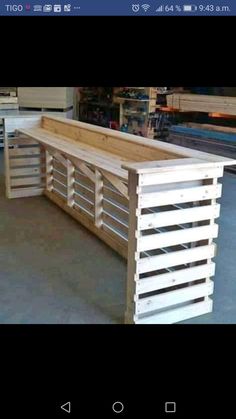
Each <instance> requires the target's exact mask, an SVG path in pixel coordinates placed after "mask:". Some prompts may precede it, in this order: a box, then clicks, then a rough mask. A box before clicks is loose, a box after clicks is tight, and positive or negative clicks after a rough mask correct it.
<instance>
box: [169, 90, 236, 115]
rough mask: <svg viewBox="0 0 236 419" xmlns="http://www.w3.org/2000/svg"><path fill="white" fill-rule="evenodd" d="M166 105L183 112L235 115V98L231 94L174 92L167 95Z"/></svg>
mask: <svg viewBox="0 0 236 419" xmlns="http://www.w3.org/2000/svg"><path fill="white" fill-rule="evenodd" d="M167 105H168V106H170V107H172V108H175V109H178V110H179V111H184V112H189V111H191V112H218V113H222V114H227V115H236V98H235V97H231V96H229V97H227V96H215V95H197V94H184V93H174V94H172V95H167Z"/></svg>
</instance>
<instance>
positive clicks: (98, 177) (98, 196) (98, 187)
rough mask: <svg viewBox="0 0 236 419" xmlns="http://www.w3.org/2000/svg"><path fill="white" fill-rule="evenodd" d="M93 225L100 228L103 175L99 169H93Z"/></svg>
mask: <svg viewBox="0 0 236 419" xmlns="http://www.w3.org/2000/svg"><path fill="white" fill-rule="evenodd" d="M94 217H95V225H96V227H98V228H101V226H102V223H103V176H102V174H101V172H100V171H99V170H97V169H96V170H95V202H94Z"/></svg>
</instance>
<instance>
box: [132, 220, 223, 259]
mask: <svg viewBox="0 0 236 419" xmlns="http://www.w3.org/2000/svg"><path fill="white" fill-rule="evenodd" d="M217 235H218V225H217V224H213V225H209V226H203V227H193V228H186V229H180V230H176V231H170V232H167V233H157V234H149V235H148V236H143V237H140V238H139V240H138V244H137V251H138V252H144V251H145V250H153V249H159V248H162V247H168V246H175V245H177V244H182V243H191V242H197V241H199V240H206V239H212V238H215V237H217Z"/></svg>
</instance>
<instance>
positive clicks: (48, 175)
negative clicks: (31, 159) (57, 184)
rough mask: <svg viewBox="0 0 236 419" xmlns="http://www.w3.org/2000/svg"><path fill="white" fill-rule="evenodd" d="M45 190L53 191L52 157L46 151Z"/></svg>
mask: <svg viewBox="0 0 236 419" xmlns="http://www.w3.org/2000/svg"><path fill="white" fill-rule="evenodd" d="M45 159H46V189H47V190H48V191H52V189H53V156H52V155H51V154H50V153H49V152H48V151H47V150H46V151H45Z"/></svg>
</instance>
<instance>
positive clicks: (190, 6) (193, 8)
mask: <svg viewBox="0 0 236 419" xmlns="http://www.w3.org/2000/svg"><path fill="white" fill-rule="evenodd" d="M196 10H197V6H196V5H195V4H185V5H184V7H183V11H184V12H196Z"/></svg>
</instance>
